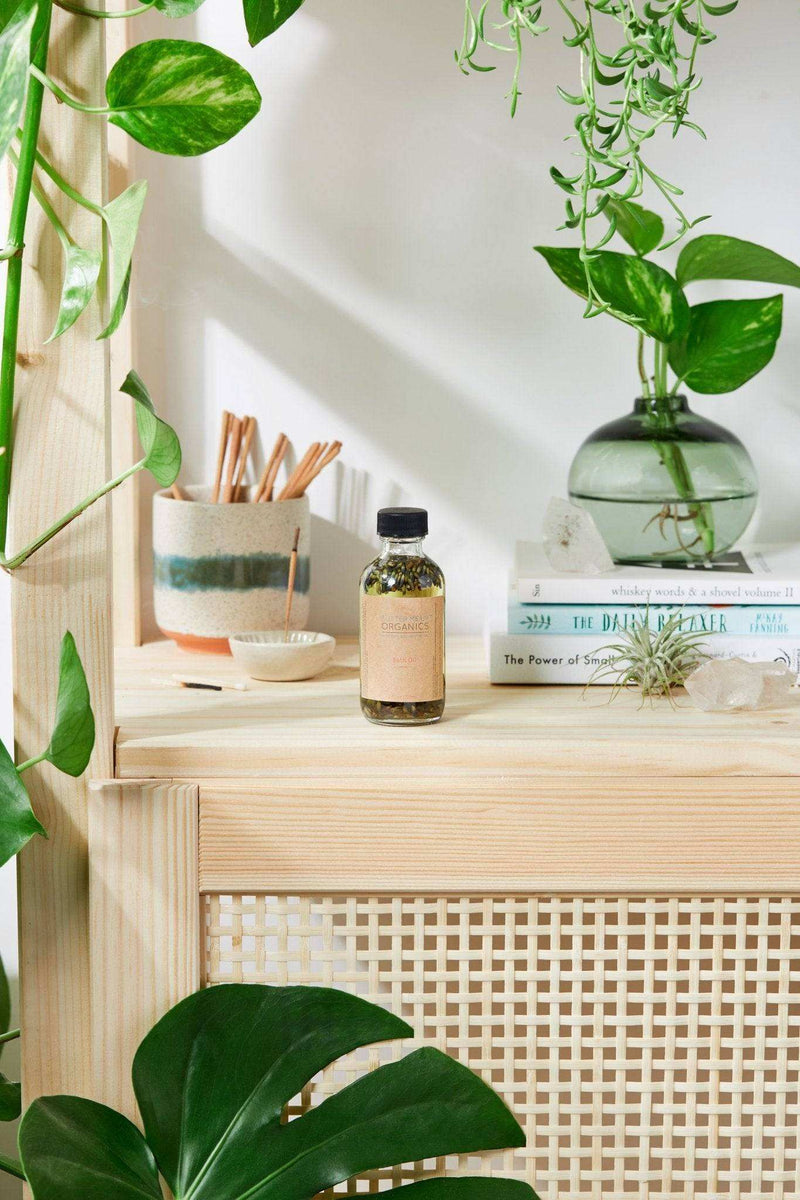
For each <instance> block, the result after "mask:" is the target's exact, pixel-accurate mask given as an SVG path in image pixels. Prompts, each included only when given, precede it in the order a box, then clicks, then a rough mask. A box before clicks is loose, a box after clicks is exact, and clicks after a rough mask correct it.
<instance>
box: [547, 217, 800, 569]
mask: <svg viewBox="0 0 800 1200" xmlns="http://www.w3.org/2000/svg"><path fill="white" fill-rule="evenodd" d="M608 215H609V217H610V218H611V219H612V221H613V228H614V230H615V232H616V233H618V234H619V235H621V236H622V237H623V238H624V240H625V241H626V242H627V243H628V245H629V246H630V247H631V248H632V250H633V251H634V253H633V254H623V253H617V252H616V251H611V250H598V251H596V252H595V253H594V254H593V261H592V278H593V287H594V289H595V293H596V296H597V299H598V301H599V303H600V304H601V305H602V311H603V312H606V313H608V314H609V315H611V316H613V317H616V318H617V319H618V320H620V321H622V322H624V323H626V324H628V325H631V326H632V327H633V328H634V329H635V331H636V336H637V364H638V372H639V378H640V385H641V396H640V399H639V400H638V401H637V404H636V408H635V410H634V413H633V415H632V416H631V417H628V418H625V419H624V420H622V421H617V422H612V423H611V424H609V425H605V426H603V427H602V428H601V429H598V430H597V431H596V433H594V434H593V435H592V436H591V437H590V438H589V439H588V440H587V441H586V442H585V443H584V445H583V446H582V447H581V449H580V450H579V452H578V455H577V456H576V458H575V461H574V462H573V465H572V469H571V471H570V481H569V489H570V496H571V498H572V499H573V500H574V501H575V502H576V503H579V504H582V505H584V507H586V508H588V509H589V511H591V513H592V515H593V516H594V518H595V520H596V522H597V524H598V527H599V528H600V530H601V532H602V534H603V536H604V538H605V540H606V543H607V545H608V548H609V550H610V552H611V554H612V555H613V557H614V558H616V559H617V560H618V561H647V560H651V559H655V560H661V559H664V558H668V559H671V560H672V561H682V560H683V561H686V560H691V559H692V558H704V557H710V556H711V555H713V554H714V553H717V552H720V551H723V550H726V549H728V548H729V547H730V546H732V545H733V544H734V543H735V541H736V540H737V538H738V537H740V536H741V534H742V533H743V532H744V529H745V528H746V526H747V524H748V522H749V520H750V518H751V516H752V514H753V511H754V508H755V503H756V497H757V484H756V477H755V470H754V468H753V465H752V463H751V461H750V457H749V455H748V454H747V452H746V450H745V449H744V447H743V446H742V444H741V442H740V441H739V440H738V438H735V437H734V436H733V435H732V434H730V433H728V432H727V431H726V430H724V429H722V428H721V427H720V426H718V425H716V424H714V423H713V422H710V421H705V420H703V419H701V418H699V417H696V416H695V415H694V414H692V413H690V412H689V410H688V407H687V405H686V401H685V399H684V397H683V396H682V395H680V392H681V389H682V388H688V389H690V390H692V391H694V392H698V393H700V394H703V395H719V394H722V393H725V392H732V391H734V390H735V389H736V388H739V387H741V386H742V385H743V384H744V383H746V382H747V381H748V380H749V379H752V378H753V376H754V375H756V374H757V373H758V372H759V371H761V370H763V368H764V367H765V366H766V365H767V364H768V363H769V361H770V360H771V358H772V356H773V354H774V352H775V346H776V343H777V340H778V337H779V335H780V332H781V319H782V312H783V298H782V296H780V295H773V296H768V297H766V298H764V299H741V300H711V301H708V302H705V303H701V304H694V305H690V304H689V301H688V298H687V295H686V292H685V290H684V289H685V288H686V287H688V285H689V284H691V283H693V282H695V281H698V280H722V279H725V280H747V281H751V282H759V283H766V284H773V285H778V286H790V287H800V267H798V266H797V265H796V264H795V263H793V262H791V261H790V260H789V259H787V258H784V257H782V256H781V255H779V254H776V253H775V252H774V251H772V250H768V249H766V248H765V247H763V246H759V245H756V244H755V243H753V242H747V241H742V240H741V239H739V238H731V237H724V236H720V235H716V234H705V235H701V236H700V237H697V238H694V239H692V240H691V241H689V242H687V243H686V244H685V245H684V246H683V249H682V250H681V253H680V255H679V257H678V262H677V267H676V271H675V274H674V275H672V274H670V272H669V271H667V270H665V268H664V267H661V266H659V265H658V264H657V263H655V262H652V261H651V260H650V259H649V258H647V257H646V256H647V255H648V254H650V253H651V252H652V251H653V250H655V249H656V248H657V247H658V246H659V245H660V244H661V242H662V239H663V233H664V226H663V222H662V220H661V218H660V217H659V216H657V215H656V214H655V213H652V212H649V211H647V210H646V209H644V208H642V207H641V206H640V205H638V204H634V203H633V202H631V201H625V202H623V201H614V202H613V204H612V205H611V206H610V211H609V212H608ZM536 249H537V250H538V252H539V253H540V254H541V255H542V257H543V258H544V259H545V261H546V262H547V263H548V265H549V266H550V268H551V270H552V271H553V272H554V273H555V274H556V275H557V276H558V278H559V279H560V280H561V282H562V283H564V284H565V285H566V286H567V287H568V288H570V289H571V290H572V291H574V292H576V293H577V294H578V295H579V296H581V297H583V298H584V299H586V298H587V297H588V287H587V283H586V277H585V273H584V271H583V266H582V260H581V251H580V249H577V248H576V249H571V248H562V247H556V246H537V247H536ZM648 359H649V360H650V366H648Z"/></svg>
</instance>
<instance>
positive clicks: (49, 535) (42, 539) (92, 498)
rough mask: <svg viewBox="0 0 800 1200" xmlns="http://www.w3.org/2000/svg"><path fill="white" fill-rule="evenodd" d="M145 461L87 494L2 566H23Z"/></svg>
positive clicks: (9, 567)
mask: <svg viewBox="0 0 800 1200" xmlns="http://www.w3.org/2000/svg"><path fill="white" fill-rule="evenodd" d="M145 461H146V460H145V459H143V458H142V459H140V461H139V462H137V463H134V464H133V466H132V467H128V468H127V470H125V471H123V472H122V473H121V474H120V475H116V476H115V477H114V478H113V479H109V480H108V482H107V483H104V484H103V486H102V487H99V488H98V489H97V490H96V491H94V492H92V493H91V495H89V496H86V498H85V499H83V500H81V501H80V502H79V503H78V504H76V505H75V507H74V508H71V509H70V510H69V512H66V513H64V515H63V516H62V517H59V519H58V520H57V521H56V522H55V523H54V524H53V525H51V526H50V528H49V529H46V530H45V531H44V533H40V534H39V536H38V537H37V538H35V539H34V541H32V542H30V543H29V544H28V545H27V546H25V547H24V548H23V549H22V550H20V551H19V553H17V554H14V555H13V556H12V557H11V558H5V557H3V558H2V559H0V567H2V568H3V569H4V570H6V571H15V570H16V569H17V567H21V566H22V564H23V563H24V562H25V561H26V560H27V559H29V558H30V557H31V555H32V554H35V553H36V551H37V550H41V548H42V546H45V545H47V543H48V542H49V541H52V539H53V538H54V537H55V536H56V534H57V533H60V532H61V530H62V529H65V528H66V527H67V525H69V524H70V522H71V521H74V520H75V518H76V517H79V516H80V515H81V513H83V512H86V509H87V508H91V506H92V505H93V504H95V503H96V502H97V501H98V500H101V499H102V497H103V496H107V495H108V493H109V492H111V491H113V490H114V488H117V487H119V485H120V484H121V483H124V482H125V480H126V479H130V477H131V475H135V474H136V472H137V471H141V470H143V469H144V466H145Z"/></svg>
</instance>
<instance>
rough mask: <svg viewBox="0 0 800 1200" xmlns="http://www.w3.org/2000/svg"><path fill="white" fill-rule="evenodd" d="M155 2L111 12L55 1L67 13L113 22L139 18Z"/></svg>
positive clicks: (67, 1) (59, 0)
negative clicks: (120, 19)
mask: <svg viewBox="0 0 800 1200" xmlns="http://www.w3.org/2000/svg"><path fill="white" fill-rule="evenodd" d="M155 2H156V0H149V3H147V4H140V5H138V6H137V7H136V8H123V9H120V11H119V12H110V11H109V10H108V9H105V8H99V9H93V8H83V7H82V6H81V5H80V4H72V3H70V0H55V3H56V4H57V5H58V7H59V8H63V9H64V10H65V12H71V13H76V14H77V15H78V16H79V17H94V19H95V20H96V21H112V20H115V19H117V18H119V17H138V16H139V14H140V13H146V12H148V10H149V9H151V8H152V7H153V5H154V4H155Z"/></svg>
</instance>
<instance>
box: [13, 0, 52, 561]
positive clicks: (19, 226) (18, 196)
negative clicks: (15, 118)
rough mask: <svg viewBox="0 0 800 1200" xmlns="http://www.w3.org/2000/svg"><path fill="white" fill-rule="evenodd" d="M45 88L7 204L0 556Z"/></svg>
mask: <svg viewBox="0 0 800 1200" xmlns="http://www.w3.org/2000/svg"><path fill="white" fill-rule="evenodd" d="M43 3H44V7H45V11H46V16H45V19H44V28H43V29H42V33H41V40H40V42H39V45H38V47H37V49H36V53H35V55H34V58H33V63H32V67H33V66H36V67H37V69H41V70H45V69H46V67H47V49H48V43H49V41H50V18H51V16H52V6H51V3H50V0H43ZM43 98H44V89H43V87H42V85H41V83H40V81H39V80H37V79H36V78H32V79H31V80H30V82H29V84H28V98H27V100H26V103H25V124H24V128H23V131H22V140H21V142H20V149H19V169H18V171H17V179H16V183H15V184H14V198H13V200H12V202H11V218H10V221H9V231H8V245H9V247H16V248H18V250H19V253H18V254H15V255H13V257H11V258H9V260H8V278H7V280H6V303H5V314H4V317H3V347H2V351H1V352H0V553H2V552H4V551H5V547H6V539H7V536H8V496H9V491H10V487H11V457H12V429H13V422H14V384H15V380H16V372H17V338H18V336H19V304H20V296H21V293H22V247H23V245H24V242H25V222H26V220H27V216H28V204H29V202H30V195H31V180H32V178H33V167H34V163H35V162H36V144H37V142H38V140H39V125H40V123H41V119H42V100H43Z"/></svg>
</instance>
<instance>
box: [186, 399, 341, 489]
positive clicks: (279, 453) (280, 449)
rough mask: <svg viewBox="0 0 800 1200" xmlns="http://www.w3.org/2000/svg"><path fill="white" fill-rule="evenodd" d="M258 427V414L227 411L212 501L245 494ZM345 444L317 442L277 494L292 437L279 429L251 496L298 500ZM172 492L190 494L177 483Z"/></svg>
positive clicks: (223, 415) (221, 435)
mask: <svg viewBox="0 0 800 1200" xmlns="http://www.w3.org/2000/svg"><path fill="white" fill-rule="evenodd" d="M256 427H257V422H256V418H255V417H235V416H234V415H233V413H229V412H227V411H226V412H223V414H222V431H221V433H220V439H219V449H218V451H217V470H216V475H215V477H214V487H213V489H212V492H211V503H212V504H219V503H223V504H231V503H237V502H238V501H239V500H242V499H243V498H244V489H245V483H244V475H245V471H246V469H247V461H248V459H249V457H250V451H251V449H252V446H253V439H254V437H255V434H256ZM341 448H342V443H341V442H313V443H312V444H311V445H310V446H309V448H308V450H306V452H305V454H304V455H303V457H302V458H301V459H300V461H299V462H298V464H297V466H296V467H295V469H294V470H293V471H292V472H291V474H290V475H289V477H288V479H287V480H286V483H285V484H284V486H283V488H282V489H281V491H280V492H279V493H278V495H277V496H275V481H276V479H277V477H278V471H279V469H280V465H281V463H282V462H283V460H284V458H285V457H286V452H287V450H288V449H289V439H288V438H287V436H286V434H285V433H279V434H278V437H277V439H276V441H275V445H274V446H273V447H272V453H271V454H270V456H269V458H268V460H267V463H266V465H265V467H264V470H263V471H262V473H261V477H260V479H259V481H258V483H257V484H256V485H255V487H254V488H253V491H252V493H251V496H250V499H251V500H253V501H257V502H261V501H268V500H273V499H277V500H297V499H298V498H299V497H300V496H303V495H304V494H305V491H306V488H307V487H308V486H309V484H310V483H311V482H312V481H313V480H314V479H316V478H317V476H318V475H319V473H320V471H324V469H325V467H327V466H328V464H329V463H332V462H333V460H334V459H335V458H336V456H337V454H338V453H339V451H340V450H341ZM172 494H173V496H175V498H176V499H177V500H188V499H189V498H190V497H189V496H187V495H186V494H185V493H184V492H183V490H182V489H181V488H179V487H178V485H177V484H174V485H173V488H172Z"/></svg>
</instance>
